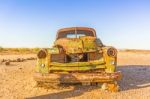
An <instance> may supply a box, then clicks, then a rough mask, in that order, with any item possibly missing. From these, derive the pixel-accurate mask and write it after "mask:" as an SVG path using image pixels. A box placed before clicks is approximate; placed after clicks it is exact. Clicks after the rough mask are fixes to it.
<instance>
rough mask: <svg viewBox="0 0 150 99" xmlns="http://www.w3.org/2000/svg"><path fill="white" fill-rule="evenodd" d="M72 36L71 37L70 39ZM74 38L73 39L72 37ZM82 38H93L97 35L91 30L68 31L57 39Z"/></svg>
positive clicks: (58, 35)
mask: <svg viewBox="0 0 150 99" xmlns="http://www.w3.org/2000/svg"><path fill="white" fill-rule="evenodd" d="M69 35H70V37H69ZM71 36H73V37H71ZM80 36H92V37H96V35H95V33H94V32H93V31H90V30H76V29H75V30H67V31H60V32H58V34H57V39H60V38H79V37H80Z"/></svg>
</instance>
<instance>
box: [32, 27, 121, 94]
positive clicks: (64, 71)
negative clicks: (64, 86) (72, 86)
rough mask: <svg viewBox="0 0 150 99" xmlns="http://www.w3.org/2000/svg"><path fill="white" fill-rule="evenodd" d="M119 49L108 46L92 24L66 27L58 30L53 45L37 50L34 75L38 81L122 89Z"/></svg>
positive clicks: (41, 82) (111, 89) (40, 82)
mask: <svg viewBox="0 0 150 99" xmlns="http://www.w3.org/2000/svg"><path fill="white" fill-rule="evenodd" d="M116 65H117V50H116V49H115V48H114V47H111V46H105V45H104V44H103V43H102V42H101V40H100V39H99V38H97V36H96V31H95V30H94V29H93V28H88V27H71V28H63V29H60V30H59V31H58V32H57V36H56V40H55V42H54V45H53V47H52V48H48V49H41V50H40V51H39V52H38V54H37V64H36V66H35V71H36V72H35V75H34V79H35V80H36V81H37V83H38V84H45V83H47V84H48V83H51V84H52V85H53V84H61V83H81V84H83V85H90V84H97V85H101V87H102V89H105V90H109V91H118V89H119V87H118V84H117V80H119V79H121V72H119V71H116Z"/></svg>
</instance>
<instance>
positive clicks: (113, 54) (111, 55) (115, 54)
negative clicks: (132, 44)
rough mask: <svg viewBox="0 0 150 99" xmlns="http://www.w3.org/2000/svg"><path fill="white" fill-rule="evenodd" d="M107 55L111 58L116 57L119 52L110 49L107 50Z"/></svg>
mask: <svg viewBox="0 0 150 99" xmlns="http://www.w3.org/2000/svg"><path fill="white" fill-rule="evenodd" d="M107 55H108V56H110V57H116V56H117V50H116V49H115V48H109V49H108V50H107Z"/></svg>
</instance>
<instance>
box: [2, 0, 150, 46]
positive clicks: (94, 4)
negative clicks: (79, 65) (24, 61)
mask: <svg viewBox="0 0 150 99" xmlns="http://www.w3.org/2000/svg"><path fill="white" fill-rule="evenodd" d="M76 26H78V27H79V26H84V27H92V28H94V29H95V30H96V32H97V37H98V38H100V39H101V40H102V42H103V43H104V44H105V45H108V46H114V47H116V48H120V49H122V48H126V49H150V0H0V46H2V47H30V48H32V47H51V46H52V45H53V42H54V41H55V38H56V32H57V30H58V29H60V28H65V27H76Z"/></svg>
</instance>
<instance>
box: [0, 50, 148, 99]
mask: <svg viewBox="0 0 150 99" xmlns="http://www.w3.org/2000/svg"><path fill="white" fill-rule="evenodd" d="M28 57H36V54H0V60H2V59H16V58H28ZM35 63H36V60H26V61H24V62H11V63H10V65H7V66H6V65H5V64H3V63H0V98H1V99H24V98H25V99H26V98H27V99H150V51H146V52H144V51H140V52H136V51H119V53H118V66H117V70H119V71H121V72H122V73H123V78H122V80H120V81H119V85H120V92H117V93H113V92H107V91H103V90H101V89H100V88H99V87H96V86H81V85H71V86H62V87H60V88H58V89H46V88H41V87H37V86H36V82H35V81H34V79H33V73H34V65H35Z"/></svg>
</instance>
